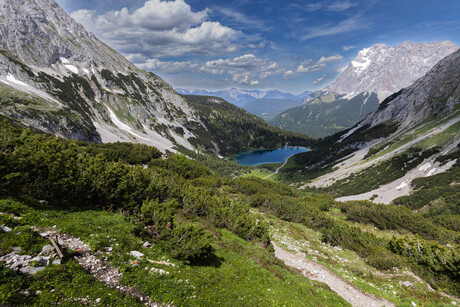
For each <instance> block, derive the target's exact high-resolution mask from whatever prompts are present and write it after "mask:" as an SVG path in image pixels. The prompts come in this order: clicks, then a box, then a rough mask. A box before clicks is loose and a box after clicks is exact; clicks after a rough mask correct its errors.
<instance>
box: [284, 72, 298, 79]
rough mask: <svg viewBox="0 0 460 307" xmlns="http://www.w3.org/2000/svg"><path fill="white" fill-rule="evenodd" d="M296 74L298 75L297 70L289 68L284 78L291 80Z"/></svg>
mask: <svg viewBox="0 0 460 307" xmlns="http://www.w3.org/2000/svg"><path fill="white" fill-rule="evenodd" d="M295 75H296V72H295V71H292V70H288V71H286V72H285V73H284V74H283V79H285V80H289V79H292V78H293V77H294V76H295Z"/></svg>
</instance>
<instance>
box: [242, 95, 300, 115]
mask: <svg viewBox="0 0 460 307" xmlns="http://www.w3.org/2000/svg"><path fill="white" fill-rule="evenodd" d="M300 104H301V102H299V101H296V100H292V99H273V98H262V99H255V100H252V101H250V102H248V103H246V104H244V105H243V106H242V107H241V108H243V109H245V110H246V111H248V112H249V113H251V114H254V115H257V116H259V117H260V118H262V119H264V120H266V121H269V120H270V119H272V118H274V117H275V116H277V115H278V114H280V113H281V112H283V111H285V110H288V109H290V108H293V107H296V106H298V105H300Z"/></svg>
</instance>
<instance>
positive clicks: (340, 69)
mask: <svg viewBox="0 0 460 307" xmlns="http://www.w3.org/2000/svg"><path fill="white" fill-rule="evenodd" d="M347 67H348V66H343V67H340V68H339V69H337V72H339V73H343V72H344V71H345V69H347Z"/></svg>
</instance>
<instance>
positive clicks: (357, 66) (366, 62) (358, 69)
mask: <svg viewBox="0 0 460 307" xmlns="http://www.w3.org/2000/svg"><path fill="white" fill-rule="evenodd" d="M363 60H364V63H361V62H358V61H356V60H353V61H351V65H352V66H353V67H354V68H355V69H354V70H355V71H356V72H357V73H361V72H362V71H364V70H365V69H366V68H368V67H369V65H371V62H372V61H371V59H368V58H363Z"/></svg>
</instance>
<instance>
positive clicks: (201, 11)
mask: <svg viewBox="0 0 460 307" xmlns="http://www.w3.org/2000/svg"><path fill="white" fill-rule="evenodd" d="M57 2H58V3H59V4H60V5H61V6H62V7H63V8H64V9H65V10H66V11H67V12H68V13H69V14H71V16H72V17H74V18H75V19H76V20H77V21H78V22H80V23H82V24H83V25H84V26H85V27H86V28H87V30H89V31H91V32H93V33H94V34H96V36H97V37H98V38H100V39H102V40H103V41H104V42H106V43H107V44H109V45H110V46H112V47H113V48H115V49H116V50H117V51H119V52H121V53H122V54H123V55H125V56H126V57H127V58H128V59H130V60H131V61H132V62H134V63H136V65H138V66H139V67H141V68H144V69H146V70H150V71H152V72H154V73H156V74H158V75H159V76H161V77H162V78H164V79H165V80H166V81H168V82H169V83H170V84H171V85H173V86H174V87H192V88H203V89H209V90H216V89H227V88H231V87H238V88H244V89H279V90H283V91H288V92H293V93H299V92H301V91H304V90H316V89H321V88H322V87H323V86H325V85H327V84H328V83H330V82H332V81H333V80H334V79H335V78H336V77H337V76H338V74H339V73H340V70H341V69H343V67H345V66H346V65H347V64H348V63H349V62H350V61H351V60H352V59H353V58H354V57H355V55H356V54H357V52H358V51H359V50H360V49H362V48H367V47H369V46H371V45H373V44H376V43H384V44H387V45H392V46H393V45H398V44H400V43H402V42H404V41H411V42H419V43H420V42H426V41H430V42H432V41H445V40H451V41H453V42H454V43H455V44H456V45H457V46H460V1H458V0H437V1H433V0H428V1H427V0H398V1H394V0H388V1H376V0H366V1H362V0H337V1H335V0H330V1H329V0H328V1H280V0H253V1H249V0H236V1H216V0H214V1H210V0H209V1H208V0H174V1H164V0H147V1H146V0H96V1H95V0H79V1H75V0H57Z"/></svg>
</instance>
